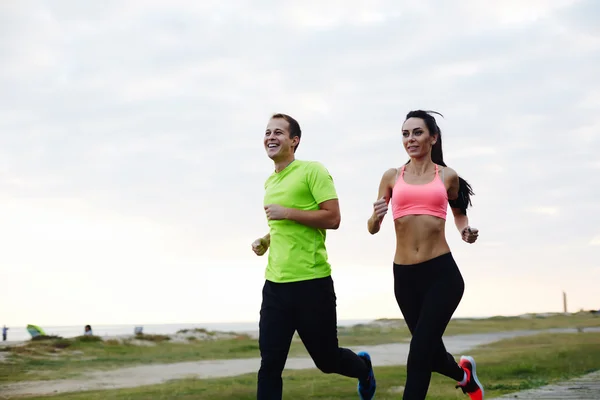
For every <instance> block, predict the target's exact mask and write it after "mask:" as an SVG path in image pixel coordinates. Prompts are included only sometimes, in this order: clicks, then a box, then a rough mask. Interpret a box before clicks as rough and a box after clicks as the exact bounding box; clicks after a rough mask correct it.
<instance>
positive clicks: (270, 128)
mask: <svg viewBox="0 0 600 400" xmlns="http://www.w3.org/2000/svg"><path fill="white" fill-rule="evenodd" d="M299 142H300V138H299V137H298V136H295V137H293V138H292V137H290V124H289V123H288V122H287V121H286V120H285V119H283V118H271V119H270V120H269V123H268V125H267V129H266V131H265V137H264V145H265V150H266V151H267V155H268V156H269V158H270V159H271V160H273V161H279V160H284V159H287V158H293V157H294V148H295V147H296V146H297V145H298V143H299Z"/></svg>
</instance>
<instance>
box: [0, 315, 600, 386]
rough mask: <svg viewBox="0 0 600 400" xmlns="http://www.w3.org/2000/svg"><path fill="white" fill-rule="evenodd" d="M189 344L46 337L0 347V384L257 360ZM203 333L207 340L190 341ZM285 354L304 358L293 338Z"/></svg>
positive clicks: (381, 329)
mask: <svg viewBox="0 0 600 400" xmlns="http://www.w3.org/2000/svg"><path fill="white" fill-rule="evenodd" d="M589 326H594V327H598V326H600V317H599V316H597V315H592V314H590V313H577V314H571V315H554V316H551V317H545V318H540V317H535V316H532V318H520V317H493V318H487V319H455V320H452V321H451V322H450V325H449V326H448V329H447V331H446V335H456V334H465V333H482V332H498V331H507V330H523V329H547V328H561V327H571V328H576V327H589ZM181 334H182V335H183V336H185V337H187V339H188V341H187V342H184V343H177V342H175V341H173V340H169V339H170V338H169V337H168V336H165V335H138V336H137V337H136V338H135V340H134V341H127V342H125V343H121V342H119V341H117V340H107V341H102V340H100V338H97V337H95V336H80V337H78V338H73V339H63V338H58V337H53V338H51V337H48V338H44V339H36V340H32V341H29V342H28V343H27V344H26V345H25V346H11V347H0V351H7V352H8V353H9V357H8V360H9V363H2V362H0V383H6V382H16V381H30V380H48V379H59V378H66V377H75V376H77V375H80V374H81V373H82V372H84V371H85V370H87V371H89V370H108V369H115V368H121V367H126V366H134V365H142V364H160V363H174V362H182V361H198V360H211V359H228V358H229V359H230V358H249V357H258V356H259V350H258V342H257V340H256V339H252V338H250V337H248V336H246V335H239V336H236V337H234V338H232V339H216V338H215V337H216V336H215V333H214V332H207V331H205V330H203V329H192V330H186V331H185V332H184V331H182V332H181ZM194 334H205V336H206V337H209V338H210V340H200V339H196V340H189V339H190V338H191V337H193V335H194ZM409 338H410V335H409V332H408V329H407V328H406V327H405V326H404V322H403V321H402V320H378V321H376V323H374V324H367V325H357V326H354V327H344V328H340V329H339V339H340V344H341V345H342V346H346V347H352V346H360V345H368V344H384V343H397V342H401V341H407V340H409ZM290 356H307V353H306V350H305V349H304V347H303V345H302V343H301V342H300V340H299V339H298V337H295V339H294V342H293V343H292V348H291V350H290Z"/></svg>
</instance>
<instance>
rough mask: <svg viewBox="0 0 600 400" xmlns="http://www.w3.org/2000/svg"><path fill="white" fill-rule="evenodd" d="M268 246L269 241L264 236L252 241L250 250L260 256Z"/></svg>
mask: <svg viewBox="0 0 600 400" xmlns="http://www.w3.org/2000/svg"><path fill="white" fill-rule="evenodd" d="M268 248H269V242H268V241H267V239H265V238H264V237H261V238H260V239H256V240H255V241H254V242H252V251H254V253H255V254H256V255H257V256H262V255H263V254H265V253H266V252H267V249H268Z"/></svg>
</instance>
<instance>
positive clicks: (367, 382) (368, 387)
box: [358, 351, 377, 400]
mask: <svg viewBox="0 0 600 400" xmlns="http://www.w3.org/2000/svg"><path fill="white" fill-rule="evenodd" d="M358 356H359V357H360V358H362V359H363V360H364V361H365V363H366V364H367V366H368V367H369V375H368V376H367V379H364V380H361V379H359V380H358V395H359V396H360V400H371V399H372V398H373V397H375V389H376V388H377V382H376V381H375V373H374V372H373V365H372V364H371V356H370V355H369V353H367V352H366V351H361V352H360V353H358Z"/></svg>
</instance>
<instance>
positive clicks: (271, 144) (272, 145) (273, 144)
mask: <svg viewBox="0 0 600 400" xmlns="http://www.w3.org/2000/svg"><path fill="white" fill-rule="evenodd" d="M268 147H269V148H270V149H272V148H273V147H277V145H276V144H275V143H269V145H268Z"/></svg>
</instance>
